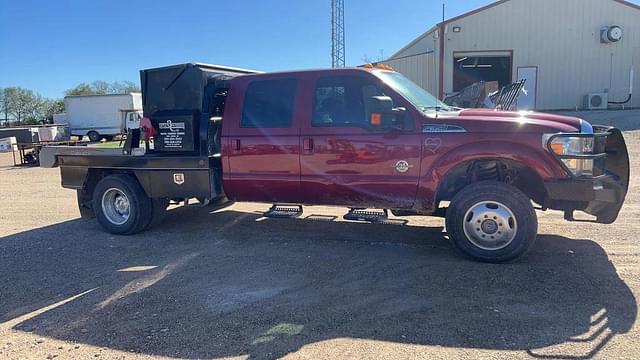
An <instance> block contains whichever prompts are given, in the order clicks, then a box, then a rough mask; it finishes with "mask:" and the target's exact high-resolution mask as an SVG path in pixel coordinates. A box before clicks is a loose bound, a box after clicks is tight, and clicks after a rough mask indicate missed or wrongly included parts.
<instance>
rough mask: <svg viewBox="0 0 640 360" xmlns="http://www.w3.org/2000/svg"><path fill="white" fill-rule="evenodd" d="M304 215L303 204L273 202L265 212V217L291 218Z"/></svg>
mask: <svg viewBox="0 0 640 360" xmlns="http://www.w3.org/2000/svg"><path fill="white" fill-rule="evenodd" d="M300 215H302V205H278V204H273V206H271V208H270V209H269V211H267V212H265V213H264V214H263V216H264V217H268V218H278V219H291V218H297V217H299V216H300Z"/></svg>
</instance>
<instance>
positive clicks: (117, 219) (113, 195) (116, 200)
mask: <svg viewBox="0 0 640 360" xmlns="http://www.w3.org/2000/svg"><path fill="white" fill-rule="evenodd" d="M130 212H131V204H130V202H129V198H128V197H127V195H125V193H124V192H122V190H120V189H116V188H111V189H108V190H107V191H105V192H104V194H102V213H103V214H104V216H105V217H106V218H107V220H108V221H109V222H110V223H112V224H114V225H122V224H124V223H126V222H127V220H129V213H130Z"/></svg>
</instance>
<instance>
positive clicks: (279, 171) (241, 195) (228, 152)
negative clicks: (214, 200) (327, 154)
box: [222, 76, 300, 202]
mask: <svg viewBox="0 0 640 360" xmlns="http://www.w3.org/2000/svg"><path fill="white" fill-rule="evenodd" d="M238 85H239V86H236V87H235V88H233V87H232V93H230V95H229V98H228V100H227V109H226V110H225V117H224V120H223V126H222V129H223V143H224V144H225V146H224V149H223V156H224V157H225V159H224V161H225V163H224V165H225V169H224V172H223V177H224V188H225V192H226V194H227V196H228V197H229V198H230V199H232V200H239V201H260V202H296V201H297V200H298V199H299V194H300V159H299V157H300V141H299V133H300V121H299V116H297V114H296V109H297V108H299V106H297V101H296V92H297V88H298V81H297V80H296V79H291V78H277V77H269V76H260V77H253V76H248V77H246V78H245V79H243V80H242V81H241V82H240V84H238Z"/></svg>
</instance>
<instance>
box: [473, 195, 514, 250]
mask: <svg viewBox="0 0 640 360" xmlns="http://www.w3.org/2000/svg"><path fill="white" fill-rule="evenodd" d="M517 233H518V223H517V221H516V217H515V215H514V214H513V211H511V209H509V208H508V207H507V206H505V205H504V204H502V203H499V202H497V201H482V202H479V203H477V204H475V205H473V206H472V207H471V208H469V210H468V211H467V213H466V214H465V216H464V234H465V235H466V236H467V239H469V241H470V242H471V243H472V244H473V245H475V246H477V247H479V248H480V249H483V250H488V251H496V250H501V249H504V248H506V247H507V246H509V244H511V242H512V241H513V239H515V237H516V234H517Z"/></svg>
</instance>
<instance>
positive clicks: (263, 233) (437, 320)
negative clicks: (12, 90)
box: [0, 132, 640, 359]
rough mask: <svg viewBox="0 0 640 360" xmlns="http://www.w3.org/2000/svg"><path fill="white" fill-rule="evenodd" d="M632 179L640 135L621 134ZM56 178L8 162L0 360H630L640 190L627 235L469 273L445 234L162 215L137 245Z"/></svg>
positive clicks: (556, 221)
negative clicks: (83, 214)
mask: <svg viewBox="0 0 640 360" xmlns="http://www.w3.org/2000/svg"><path fill="white" fill-rule="evenodd" d="M626 136H627V140H628V142H629V147H630V149H632V151H631V153H632V154H631V155H632V159H633V160H632V161H633V175H635V174H637V173H638V170H639V169H640V157H639V155H640V132H629V133H626ZM59 183H60V177H59V174H58V170H56V169H40V168H13V167H11V156H10V155H7V154H0V184H2V185H1V186H0V198H2V199H3V200H4V201H3V205H2V210H0V359H4V358H9V359H31V358H33V359H46V358H49V359H52V358H56V359H78V358H83V359H89V358H91V359H96V358H98V359H123V358H127V359H128V358H164V357H166V358H225V357H229V358H252V359H254V358H257V359H262V358H276V357H289V358H296V359H297V358H302V359H318V358H324V359H335V358H380V359H389V358H407V359H408V358H411V359H413V358H429V359H451V358H467V359H476V358H479V357H483V358H492V359H494V358H495V359H517V358H531V357H534V358H543V359H545V358H546V359H558V358H570V359H583V358H592V357H596V358H603V359H611V358H616V359H625V358H626V359H637V358H639V357H640V326H639V325H638V324H637V323H636V318H637V315H638V303H637V300H636V298H637V296H638V295H640V264H639V262H640V240H639V239H638V235H637V234H638V233H639V231H640V222H639V221H638V219H640V207H639V204H640V192H639V191H638V190H639V187H640V178H638V177H637V176H634V177H633V182H632V189H631V192H630V195H629V198H628V200H627V204H626V206H625V207H624V210H623V214H622V216H621V218H620V219H619V220H618V222H617V223H616V224H614V225H611V226H603V225H591V224H577V223H565V222H564V221H563V220H562V216H561V215H560V214H559V213H547V214H544V215H542V214H541V218H540V236H539V238H538V241H537V243H536V245H535V247H534V249H533V251H532V252H531V253H530V255H529V256H528V257H526V258H525V259H523V260H521V261H519V262H517V263H514V264H507V265H487V264H480V263H474V262H470V261H468V260H465V259H463V258H460V257H459V256H458V255H457V254H456V253H455V252H454V251H453V250H452V248H451V247H450V246H449V244H448V241H447V239H446V237H445V236H444V234H443V229H442V226H443V222H442V220H440V219H429V218H415V219H411V221H410V222H409V223H408V224H407V225H406V226H397V225H369V224H360V223H353V222H345V221H340V219H341V215H343V214H344V212H345V210H344V209H336V208H321V207H313V208H307V209H306V211H305V214H304V217H307V216H309V215H336V216H338V219H336V220H335V221H320V220H318V219H314V220H312V219H305V220H274V219H268V220H264V219H262V218H261V216H260V212H262V211H264V210H266V209H267V208H268V205H266V204H240V205H235V206H233V207H230V208H226V209H222V210H220V211H217V212H213V213H209V212H207V211H205V210H203V209H182V208H179V209H175V210H172V211H170V213H169V215H168V216H167V218H166V221H165V222H164V223H163V224H162V226H161V227H159V228H156V229H154V230H153V231H149V232H147V233H145V234H142V235H139V236H134V237H118V236H112V235H109V234H106V233H104V232H102V231H101V230H100V228H99V227H98V224H97V223H96V222H95V221H82V220H79V219H78V211H77V210H76V206H75V193H74V192H73V191H70V190H64V189H62V188H60V185H59Z"/></svg>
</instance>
